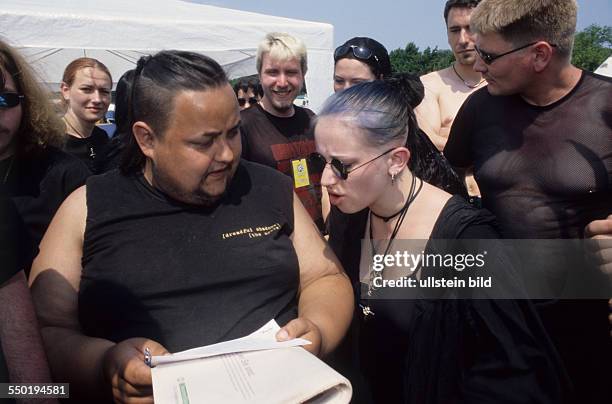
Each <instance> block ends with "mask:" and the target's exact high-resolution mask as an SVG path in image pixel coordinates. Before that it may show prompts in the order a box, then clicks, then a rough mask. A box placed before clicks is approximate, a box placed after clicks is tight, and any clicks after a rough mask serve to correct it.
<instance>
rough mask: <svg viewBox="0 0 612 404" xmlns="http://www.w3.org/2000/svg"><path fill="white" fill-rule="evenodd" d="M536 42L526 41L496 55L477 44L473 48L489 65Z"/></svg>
mask: <svg viewBox="0 0 612 404" xmlns="http://www.w3.org/2000/svg"><path fill="white" fill-rule="evenodd" d="M538 42H539V41H536V42H531V43H528V44H527V45H523V46H519V47H518V48H515V49H512V50H509V51H508V52H504V53H500V54H499V55H496V54H494V53H489V52H485V51H483V50H482V49H480V48H479V47H478V46H474V49H475V50H476V53H478V56H480V58H481V59H482V61H483V62H485V63H486V64H488V65H490V64H491V63H493V62H495V61H496V60H497V59H499V58H500V57H502V56H506V55H509V54H511V53H514V52H518V51H520V50H523V49H525V48H528V47H530V46H533V45H535V44H537V43H538ZM550 46H552V47H553V48H556V47H557V45H553V44H550Z"/></svg>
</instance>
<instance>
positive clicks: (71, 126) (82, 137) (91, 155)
mask: <svg viewBox="0 0 612 404" xmlns="http://www.w3.org/2000/svg"><path fill="white" fill-rule="evenodd" d="M62 119H63V120H64V122H66V125H68V126H69V127H70V129H72V130H73V131H74V132H75V133H76V134H77V135H79V137H80V138H81V139H89V138H90V137H91V136H83V134H82V133H81V132H79V131H78V129H77V128H75V127H74V125H72V124H71V123H70V122H69V121H68V119H66V117H65V116H64V117H63V118H62ZM87 148H88V149H89V157H90V158H91V159H92V160H94V159H95V158H96V152H95V150H94V148H93V145H92V144H91V142H90V141H89V140H87Z"/></svg>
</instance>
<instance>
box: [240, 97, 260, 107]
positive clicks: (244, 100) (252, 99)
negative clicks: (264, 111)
mask: <svg viewBox="0 0 612 404" xmlns="http://www.w3.org/2000/svg"><path fill="white" fill-rule="evenodd" d="M247 100H248V101H249V105H253V104H257V98H255V97H249V98H238V105H240V106H241V107H244V104H246V102H247Z"/></svg>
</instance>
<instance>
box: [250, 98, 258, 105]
mask: <svg viewBox="0 0 612 404" xmlns="http://www.w3.org/2000/svg"><path fill="white" fill-rule="evenodd" d="M249 104H251V105H253V104H257V98H255V97H251V98H249Z"/></svg>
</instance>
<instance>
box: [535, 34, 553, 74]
mask: <svg viewBox="0 0 612 404" xmlns="http://www.w3.org/2000/svg"><path fill="white" fill-rule="evenodd" d="M553 52H554V49H553V47H552V46H551V45H550V44H549V43H548V42H544V41H540V42H538V43H537V44H535V45H534V46H533V50H532V57H533V69H534V70H535V71H536V72H537V73H540V72H541V71H543V70H544V69H546V67H547V66H548V65H549V64H550V62H551V60H552V58H553Z"/></svg>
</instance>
